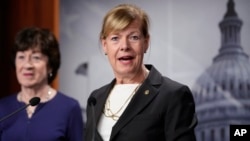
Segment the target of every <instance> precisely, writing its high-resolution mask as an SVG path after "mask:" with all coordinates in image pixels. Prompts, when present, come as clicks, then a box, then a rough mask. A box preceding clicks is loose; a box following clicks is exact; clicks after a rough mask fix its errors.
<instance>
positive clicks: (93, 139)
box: [88, 96, 96, 141]
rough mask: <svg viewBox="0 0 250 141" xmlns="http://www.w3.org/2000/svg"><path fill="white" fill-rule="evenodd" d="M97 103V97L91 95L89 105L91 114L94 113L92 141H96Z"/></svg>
mask: <svg viewBox="0 0 250 141" xmlns="http://www.w3.org/2000/svg"><path fill="white" fill-rule="evenodd" d="M95 104H96V99H95V98H94V97H93V96H91V97H90V98H89V99H88V105H89V106H90V110H91V114H92V120H93V122H92V136H91V141H95V134H96V133H95V132H96V122H95Z"/></svg>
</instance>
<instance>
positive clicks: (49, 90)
mask: <svg viewBox="0 0 250 141" xmlns="http://www.w3.org/2000/svg"><path fill="white" fill-rule="evenodd" d="M51 97H52V91H51V88H50V87H49V88H48V93H47V95H46V96H45V100H44V102H46V101H49V100H50V98H51ZM17 98H18V100H19V101H22V102H25V100H24V99H23V98H22V96H21V94H18V97H17ZM25 103H26V102H25ZM35 109H36V106H28V107H27V108H26V112H27V114H28V117H29V118H30V117H32V115H33V114H34V112H35Z"/></svg>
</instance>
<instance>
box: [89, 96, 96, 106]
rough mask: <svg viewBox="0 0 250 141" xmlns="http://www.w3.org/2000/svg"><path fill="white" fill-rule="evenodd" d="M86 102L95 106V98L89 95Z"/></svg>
mask: <svg viewBox="0 0 250 141" xmlns="http://www.w3.org/2000/svg"><path fill="white" fill-rule="evenodd" d="M88 104H89V105H93V106H95V104H96V99H95V98H94V97H93V96H91V97H90V98H89V99H88Z"/></svg>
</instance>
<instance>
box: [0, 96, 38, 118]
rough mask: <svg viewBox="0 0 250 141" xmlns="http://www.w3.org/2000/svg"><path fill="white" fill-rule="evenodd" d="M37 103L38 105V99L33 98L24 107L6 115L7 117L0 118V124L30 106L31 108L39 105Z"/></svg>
mask: <svg viewBox="0 0 250 141" xmlns="http://www.w3.org/2000/svg"><path fill="white" fill-rule="evenodd" d="M39 103H40V98H39V97H33V98H31V99H30V101H29V104H27V105H24V106H23V107H21V108H19V109H17V110H16V111H14V112H12V113H10V114H9V115H7V116H5V117H3V118H1V119H0V123H1V122H2V121H4V120H6V119H8V118H9V117H11V116H13V115H15V114H16V113H18V112H19V111H22V110H23V109H25V108H27V107H28V106H30V105H31V106H36V105H37V104H39Z"/></svg>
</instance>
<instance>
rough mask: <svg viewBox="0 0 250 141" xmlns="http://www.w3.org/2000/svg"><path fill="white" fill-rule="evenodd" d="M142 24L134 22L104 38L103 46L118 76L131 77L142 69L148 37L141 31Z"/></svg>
mask: <svg viewBox="0 0 250 141" xmlns="http://www.w3.org/2000/svg"><path fill="white" fill-rule="evenodd" d="M140 26H141V24H140V22H138V21H134V22H132V23H131V24H130V25H129V26H128V27H127V28H125V29H124V30H121V31H118V32H113V33H110V34H109V35H108V36H107V38H106V39H103V40H102V47H103V50H104V52H105V54H107V56H108V59H109V62H110V64H111V66H112V68H113V71H114V73H115V75H116V76H119V77H131V76H134V75H136V74H137V73H139V72H140V71H141V69H142V64H143V56H144V53H145V52H146V51H147V49H148V41H149V39H148V38H145V37H144V36H143V35H142V32H141V30H140V29H141V27H140Z"/></svg>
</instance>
